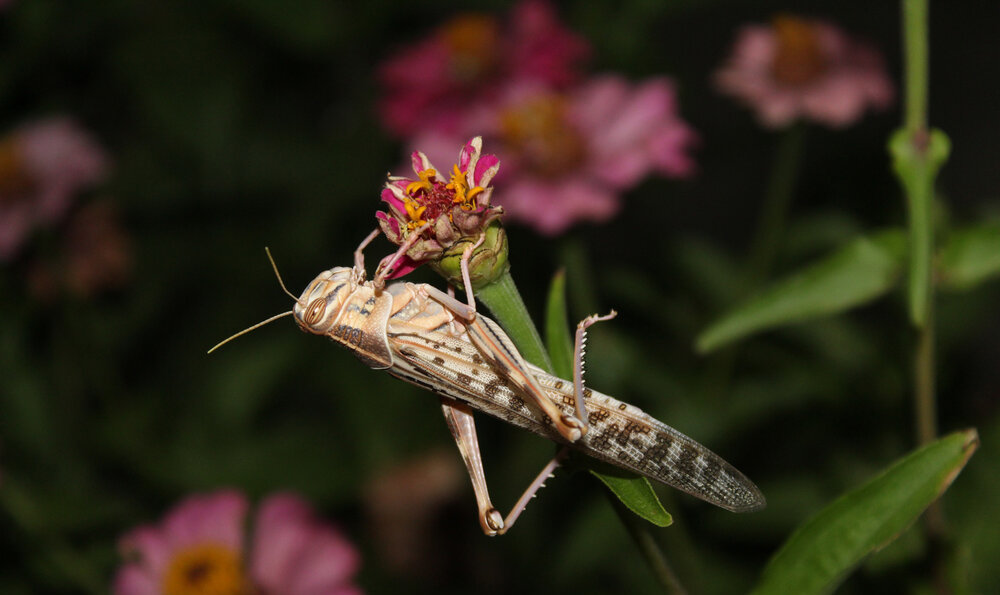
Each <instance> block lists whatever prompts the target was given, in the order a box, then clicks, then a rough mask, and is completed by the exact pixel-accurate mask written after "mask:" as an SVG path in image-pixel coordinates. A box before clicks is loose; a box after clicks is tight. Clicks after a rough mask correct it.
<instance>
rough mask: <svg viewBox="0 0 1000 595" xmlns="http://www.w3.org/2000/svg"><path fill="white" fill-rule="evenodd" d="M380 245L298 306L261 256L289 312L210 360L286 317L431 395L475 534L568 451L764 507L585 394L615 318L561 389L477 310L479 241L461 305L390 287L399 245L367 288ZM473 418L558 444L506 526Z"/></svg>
mask: <svg viewBox="0 0 1000 595" xmlns="http://www.w3.org/2000/svg"><path fill="white" fill-rule="evenodd" d="M418 232H419V230H418ZM377 235H378V230H375V231H373V232H372V233H371V234H369V235H368V237H366V238H365V240H364V241H363V242H362V243H361V245H359V246H358V248H357V249H356V250H355V252H354V266H352V267H334V268H331V269H329V270H326V271H323V272H321V273H320V274H319V275H317V276H316V278H315V279H313V281H312V282H311V283H309V285H308V286H307V287H306V289H305V290H304V291H303V292H302V294H301V295H300V296H298V297H296V296H295V295H294V294H292V293H291V292H289V291H288V289H287V288H285V284H284V282H283V281H282V279H281V275H280V274H279V273H278V269H277V266H276V265H275V263H274V260H273V259H271V257H270V252H268V258H269V259H271V265H272V268H273V269H274V273H275V276H276V277H277V278H278V283H279V285H280V286H281V288H282V289H283V290H284V291H285V293H286V294H288V295H289V297H291V298H292V299H293V300H294V301H295V304H294V306H293V307H292V310H290V311H288V312H283V313H281V314H278V315H276V316H272V317H271V318H268V319H267V320H264V321H262V322H260V323H258V324H255V325H253V326H251V327H249V328H247V329H246V330H244V331H241V332H239V333H237V334H235V335H233V336H231V337H229V338H228V339H226V340H225V341H222V342H221V343H219V344H218V345H216V346H215V347H213V348H212V349H211V350H209V353H211V352H212V351H214V350H215V349H218V348H219V347H221V346H222V345H224V344H225V343H227V342H229V341H231V340H232V339H235V338H236V337H239V336H241V335H243V334H245V333H247V332H250V331H252V330H254V329H256V328H259V327H260V326H262V325H264V324H268V323H270V322H272V321H274V320H276V319H278V318H282V317H285V316H293V317H294V320H295V322H296V323H297V324H298V326H299V328H300V329H302V330H303V331H305V332H307V333H311V334H315V335H321V336H325V337H328V338H330V339H332V340H333V341H335V342H337V343H340V344H342V345H344V346H345V347H347V348H348V349H350V350H351V351H353V352H354V354H355V355H356V356H357V357H358V359H360V360H361V362H362V363H364V364H365V365H367V366H369V367H370V368H373V369H377V370H385V371H386V372H388V373H389V374H391V375H392V376H394V377H396V378H399V379H400V380H403V381H406V382H408V383H411V384H414V385H416V386H419V387H422V388H424V389H426V390H428V391H430V392H432V393H435V394H436V395H438V398H439V400H440V403H441V408H442V411H443V413H444V418H445V421H446V422H447V425H448V428H449V430H450V431H451V434H452V436H453V437H454V439H455V442H456V444H457V446H458V450H459V452H460V453H461V456H462V459H463V460H464V463H465V466H466V468H467V470H468V473H469V477H470V479H471V481H472V487H473V491H474V493H475V498H476V502H477V506H478V515H479V523H480V525H481V527H482V529H483V532H484V533H486V534H487V535H491V536H492V535H501V534H504V533H506V532H507V531H509V530H510V528H511V527H512V526H513V525H514V522H515V521H516V520H517V518H518V517H519V516H520V514H521V512H522V511H523V510H524V508H525V506H526V505H527V503H528V501H529V500H530V499H531V498H532V497H534V495H535V493H536V492H537V491H538V490H539V489H540V488H541V487H542V486H543V485H544V482H545V480H546V479H548V478H549V477H551V475H552V473H553V472H554V471H555V469H556V468H557V467H558V466H559V465H560V464H561V463H562V462H563V460H565V458H566V457H567V456H568V455H569V453H570V449H572V450H575V451H578V452H581V453H583V454H585V455H588V456H590V457H593V458H595V459H598V460H601V461H604V462H606V463H610V464H611V465H614V466H617V467H621V468H623V469H627V470H629V471H632V472H634V473H637V474H639V475H642V476H645V477H648V478H651V479H655V480H657V481H660V482H663V483H665V484H667V485H670V486H672V487H674V488H676V489H678V490H681V491H683V492H686V493H688V494H690V495H692V496H695V497H697V498H700V499H702V500H705V501H707V502H710V503H712V504H714V505H716V506H719V507H721V508H724V509H726V510H730V511H733V512H752V511H757V510H760V509H762V508H763V507H764V506H765V499H764V496H763V494H762V493H761V491H760V490H759V489H758V488H757V486H756V485H754V483H753V482H752V481H750V480H749V479H747V477H746V476H745V475H743V474H742V473H741V472H740V471H738V470H737V469H736V468H734V467H733V466H732V465H730V464H729V463H727V462H726V461H725V460H723V459H722V458H721V457H719V456H718V455H716V454H715V453H713V452H712V451H711V450H709V449H708V448H706V447H705V446H702V445H701V444H699V443H698V442H696V441H694V440H692V439H691V438H688V437H687V436H685V435H684V434H682V433H681V432H679V431H677V430H675V429H674V428H672V427H670V426H668V425H666V424H665V423H663V422H661V421H658V420H656V419H655V418H653V417H651V416H650V415H648V414H646V413H645V412H644V411H642V410H641V409H639V408H638V407H636V406H634V405H630V404H628V403H624V402H622V401H619V400H617V399H614V398H612V397H610V396H608V395H605V394H602V393H599V392H597V391H594V390H591V389H590V388H586V387H585V386H584V383H583V355H584V348H585V342H586V330H587V328H589V327H590V326H591V325H593V324H595V323H596V322H599V321H603V320H608V319H610V318H613V317H614V316H615V312H614V311H612V312H611V313H610V314H608V315H605V316H596V315H594V316H589V317H587V318H586V319H584V320H583V321H581V322H580V323H579V325H578V326H577V330H576V335H575V341H574V370H573V379H572V380H567V379H563V378H559V377H557V376H553V375H552V374H549V373H548V372H546V371H545V370H543V369H542V368H540V367H538V366H536V365H534V364H532V363H530V362H528V361H526V360H525V359H524V357H522V356H521V354H520V353H519V352H518V350H517V348H516V347H515V346H514V343H513V342H512V341H511V339H510V338H509V337H508V336H507V334H506V333H505V332H504V331H503V329H502V328H501V327H500V325H499V324H497V323H496V322H494V321H493V320H491V319H490V318H488V317H486V316H483V315H482V314H480V313H479V312H478V311H477V310H476V303H475V298H474V295H473V292H472V289H471V288H472V285H471V283H470V280H469V268H468V263H469V258H470V255H471V254H472V251H473V250H474V249H475V248H476V247H477V246H478V244H479V243H481V242H482V238H480V240H479V242H477V243H475V244H472V243H471V242H470V243H469V244H470V245H468V246H467V247H466V248H465V250H464V253H463V258H462V261H461V267H462V268H461V271H462V276H463V282H464V288H465V289H466V297H467V301H466V302H461V301H459V300H458V299H456V298H455V297H454V295H453V294H452V293H451V292H447V293H446V292H444V291H441V290H440V289H438V288H436V287H434V286H432V285H428V284H414V283H409V282H395V283H391V284H389V285H386V284H385V280H386V277H387V276H388V275H389V274H391V268H392V263H393V262H394V261H395V259H397V258H398V257H400V256H401V255H402V254H403V253H404V251H405V249H406V248H408V246H405V245H404V246H403V247H401V248H400V249H399V251H398V252H397V253H396V254H395V255H394V258H392V259H389V260H388V261H387V266H385V267H383V268H380V270H379V271H377V273H376V275H375V277H374V278H373V279H372V280H366V272H365V267H364V253H363V251H364V249H365V247H366V246H367V245H368V244H369V243H370V242H371V241H372V240H373V239H374V238H375V237H376V236H377ZM414 235H417V234H414ZM474 411H477V412H482V413H486V414H488V415H492V416H494V417H497V418H499V419H501V420H503V421H505V422H507V423H510V424H512V425H515V426H518V427H521V428H524V429H526V430H528V431H531V432H534V433H535V434H539V435H541V436H544V437H546V438H548V439H550V440H552V441H553V442H556V443H558V444H561V445H563V448H561V449H560V450H559V451H558V453H557V454H556V456H555V457H554V458H553V459H552V460H551V461H550V462H549V463H548V464H546V465H545V466H544V467H543V469H542V470H541V472H540V473H539V474H538V475H537V476H536V478H535V480H534V481H532V482H531V484H530V485H529V486H528V488H527V489H526V490H525V491H524V493H523V495H522V496H521V497H520V498H519V499H518V501H517V503H516V504H515V505H514V506H513V508H512V509H511V511H510V512H509V513H508V514H507V515H506V516H503V515H501V514H500V512H499V510H498V509H497V508H496V507H494V505H493V503H492V500H491V498H490V495H489V489H488V487H487V483H486V475H485V473H484V471H483V461H482V456H481V454H480V450H479V442H478V438H477V435H476V425H475V421H474V419H473V412H474Z"/></svg>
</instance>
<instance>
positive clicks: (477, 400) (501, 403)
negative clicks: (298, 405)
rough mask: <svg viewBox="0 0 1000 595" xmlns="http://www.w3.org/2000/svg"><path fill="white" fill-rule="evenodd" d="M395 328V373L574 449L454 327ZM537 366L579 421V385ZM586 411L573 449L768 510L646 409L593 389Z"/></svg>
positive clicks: (755, 493) (708, 454)
mask: <svg viewBox="0 0 1000 595" xmlns="http://www.w3.org/2000/svg"><path fill="white" fill-rule="evenodd" d="M417 317H418V318H419V315H418V316H417ZM459 326H460V325H459ZM389 327H390V328H389V336H390V338H391V341H390V343H391V344H392V345H393V349H394V352H395V353H394V355H395V356H396V357H395V360H394V366H393V368H392V369H390V370H389V373H390V374H393V375H394V376H396V377H398V378H401V379H403V380H406V381H407V382H411V383H413V384H416V385H418V386H422V387H424V388H427V389H428V390H431V391H432V392H435V393H438V394H442V395H445V396H448V397H451V398H455V399H459V400H462V401H465V402H467V403H469V404H470V405H471V406H472V407H474V408H475V409H478V410H480V411H483V412H485V413H488V414H490V415H493V416H495V417H498V418H500V419H502V420H504V421H506V422H508V423H510V424H513V425H516V426H519V427H522V428H525V429H527V430H530V431H532V432H534V433H536V434H540V435H542V436H545V437H546V438H548V439H550V440H552V441H554V442H559V443H563V444H565V443H566V441H565V440H564V439H563V438H562V437H561V436H560V435H559V434H558V432H556V431H555V429H554V428H553V427H552V421H551V419H549V418H548V417H546V416H543V415H542V414H541V413H539V412H538V411H535V410H534V409H533V408H531V406H530V405H529V403H528V402H527V401H526V399H524V398H523V395H520V394H519V393H518V392H517V390H516V389H515V388H514V387H513V386H511V384H510V383H509V382H508V381H507V380H506V379H505V378H503V377H501V376H500V375H498V374H497V373H496V370H495V369H494V368H493V366H492V365H491V364H490V363H489V362H488V361H487V360H486V359H485V358H484V357H483V355H482V354H480V353H479V350H478V349H476V347H475V346H474V345H472V343H470V342H469V341H468V340H467V339H466V338H465V336H464V334H462V335H459V336H455V335H453V334H452V333H451V332H450V331H449V325H442V326H441V327H440V328H438V329H436V330H435V331H432V332H428V331H427V330H426V328H416V327H410V325H409V324H408V322H407V321H405V320H400V319H398V318H396V317H394V320H392V321H390V325H389ZM529 367H530V369H531V372H533V373H534V375H535V378H536V379H537V381H538V383H539V384H540V385H541V386H542V389H543V390H544V391H545V393H546V396H548V397H549V398H550V399H551V400H552V401H553V402H554V403H555V404H556V405H557V406H558V407H559V408H560V409H561V410H562V411H563V412H564V413H566V414H567V415H574V414H575V407H576V402H575V397H574V394H573V383H572V382H571V381H568V380H563V379H561V378H557V377H554V376H551V375H549V374H547V373H546V372H544V371H543V370H541V369H540V368H537V367H535V366H531V365H530V364H529ZM442 385H443V386H442ZM585 405H586V409H587V413H588V420H587V423H588V424H589V425H590V431H589V432H588V433H587V435H586V436H584V437H583V438H581V439H580V440H579V441H577V442H575V443H574V444H572V446H573V448H575V449H577V450H579V451H581V452H583V453H585V454H587V455H589V456H592V457H594V458H596V459H600V460H603V461H606V462H608V463H611V464H612V465H616V466H619V467H623V468H625V469H629V470H631V471H634V472H636V473H639V474H641V475H645V476H647V477H649V478H652V479H656V480H658V481H661V482H663V483H666V484H668V485H671V486H673V487H675V488H677V489H679V490H682V491H684V492H687V493H689V494H691V495H693V496H696V497H698V498H701V499H703V500H706V501H708V502H711V503H713V504H715V505H717V506H720V507H722V508H725V509H727V510H731V511H734V512H749V511H754V510H759V509H761V508H763V507H764V504H765V501H764V496H763V495H762V494H761V492H760V490H759V489H757V486H755V485H754V484H753V482H751V481H750V480H749V479H747V478H746V476H744V475H743V474H742V473H740V472H739V471H738V470H736V469H735V468H734V467H733V466H732V465H730V464H729V463H727V462H726V461H724V460H723V459H722V458H721V457H719V456H718V455H716V454H715V453H713V452H712V451H710V450H708V449H707V448H705V447H704V446H702V445H701V444H699V443H697V442H695V441H694V440H692V439H690V438H688V437H687V436H685V435H684V434H681V433H680V432H678V431H677V430H675V429H673V428H671V427H670V426H667V425H666V424H664V423H662V422H660V421H658V420H656V419H654V418H652V417H650V416H649V415H647V414H646V413H645V412H643V411H642V410H641V409H639V408H638V407H635V406H633V405H629V404H627V403H622V402H621V401H618V400H616V399H614V398H612V397H609V396H607V395H603V394H601V393H598V392H595V391H591V390H590V389H587V390H585Z"/></svg>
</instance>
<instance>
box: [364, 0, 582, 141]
mask: <svg viewBox="0 0 1000 595" xmlns="http://www.w3.org/2000/svg"><path fill="white" fill-rule="evenodd" d="M589 51H590V48H589V46H588V44H587V43H586V42H585V41H584V40H583V39H582V38H580V37H578V36H577V35H576V34H574V33H573V32H571V31H569V30H568V29H566V28H565V27H563V25H562V24H561V23H560V22H559V20H558V18H557V17H556V15H555V12H554V11H553V10H552V7H551V6H550V5H549V4H548V3H547V2H544V1H543V0H522V1H521V2H520V3H518V4H517V5H516V6H515V7H514V8H513V10H512V11H511V15H510V17H509V19H508V21H507V22H506V23H505V24H503V25H501V24H500V23H499V22H498V20H497V19H496V18H494V17H492V16H489V15H483V14H466V15H460V16H458V17H455V18H453V19H451V20H450V21H448V22H447V23H445V24H444V25H442V26H441V27H440V28H438V29H437V31H435V32H434V33H433V34H431V36H430V37H428V38H426V39H424V40H422V41H419V42H417V43H415V44H412V45H410V46H407V47H403V48H401V49H400V50H399V51H398V52H397V53H396V54H395V55H394V56H392V57H390V58H389V59H388V60H386V62H385V63H384V64H383V65H382V66H381V68H380V69H379V80H380V82H381V84H382V87H383V92H382V99H381V100H380V102H379V113H380V116H381V118H382V123H383V125H384V126H385V128H386V129H387V130H389V131H390V132H392V133H394V134H396V135H398V136H401V137H406V136H409V135H412V134H414V133H416V132H419V131H420V130H421V129H424V128H426V127H429V126H430V127H435V128H442V127H444V128H447V129H449V130H454V128H453V127H454V126H455V125H456V124H457V123H458V119H460V115H461V112H462V111H463V107H464V106H466V105H468V104H469V102H470V101H476V100H481V99H484V98H488V97H490V96H492V95H493V94H495V92H496V91H497V88H498V85H500V84H502V83H506V82H508V81H512V80H515V81H517V80H520V81H523V80H532V81H538V82H543V83H546V84H549V85H554V86H556V87H563V86H566V85H569V84H570V83H572V82H574V81H575V80H577V78H578V73H577V70H576V66H577V64H578V63H579V62H581V61H582V60H583V59H584V58H585V57H586V56H587V55H588V54H589Z"/></svg>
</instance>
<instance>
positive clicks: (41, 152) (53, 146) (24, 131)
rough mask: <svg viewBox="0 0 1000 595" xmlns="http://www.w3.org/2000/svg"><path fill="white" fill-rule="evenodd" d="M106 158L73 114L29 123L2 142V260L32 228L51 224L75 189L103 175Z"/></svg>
mask: <svg viewBox="0 0 1000 595" xmlns="http://www.w3.org/2000/svg"><path fill="white" fill-rule="evenodd" d="M106 170H107V157H106V156H105V154H104V152H103V151H102V150H101V148H100V147H99V146H98V145H97V143H96V142H94V140H93V139H92V138H91V137H90V135H88V134H87V133H86V132H84V131H83V130H82V129H80V127H79V126H77V124H76V123H75V122H73V120H71V119H69V118H53V119H49V120H43V121H40V122H36V123H32V124H28V125H26V126H23V127H22V128H20V129H19V130H17V131H15V132H14V133H13V134H11V135H10V136H8V137H7V138H5V139H2V140H0V261H5V260H9V259H10V258H11V257H13V256H14V254H15V253H16V252H17V250H18V248H19V247H20V246H21V244H22V243H23V242H24V239H25V238H26V237H27V236H28V234H29V233H30V232H31V230H32V229H33V228H35V227H40V226H47V225H52V224H53V223H55V222H56V221H58V220H59V219H60V218H62V216H63V215H64V214H65V213H66V211H67V210H68V209H69V206H70V204H71V203H72V200H73V198H74V197H75V195H76V193H77V192H79V191H80V190H81V189H83V188H85V187H87V186H90V185H92V184H94V183H96V182H99V181H100V180H101V179H103V177H104V175H105V172H106Z"/></svg>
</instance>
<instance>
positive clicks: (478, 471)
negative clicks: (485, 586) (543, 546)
mask: <svg viewBox="0 0 1000 595" xmlns="http://www.w3.org/2000/svg"><path fill="white" fill-rule="evenodd" d="M441 409H442V410H443V412H444V418H445V421H446V422H448V429H449V430H451V434H452V436H453V437H454V438H455V444H456V445H458V451H459V452H460V453H461V454H462V460H463V461H464V462H465V467H466V469H467V470H468V472H469V479H470V480H472V490H473V491H474V492H475V494H476V504H477V505H478V508H479V525H480V526H481V527H482V529H483V533H485V534H486V535H489V536H491V537H492V536H494V535H503V534H504V533H506V532H507V531H510V529H511V527H513V526H514V523H515V522H516V521H517V519H518V517H519V516H521V513H522V512H524V509H525V507H527V505H528V502H529V501H530V500H531V499H532V498H534V497H535V493H536V492H538V490H540V489H541V488H543V487H545V481H546V480H547V479H548V478H550V477H552V473H553V471H555V470H556V468H557V467H558V466H559V465H560V464H561V463H562V461H563V459H565V458H566V455H568V454H569V449H568V448H567V447H565V446H564V447H563V448H561V449H560V450H559V453H558V454H556V456H555V458H553V459H552V460H551V461H549V462H548V464H546V465H545V466H544V467H543V468H542V470H541V472H540V473H539V474H538V476H537V477H535V479H534V481H532V482H531V484H529V485H528V488H527V489H526V490H525V491H524V493H523V494H522V495H521V497H520V498H518V500H517V503H516V504H515V505H514V507H513V508H512V509H511V511H510V512H509V513H507V516H506V517H505V516H502V515H501V514H500V511H499V510H497V508H496V507H495V506H493V502H492V501H491V500H490V491H489V488H488V487H487V485H486V473H485V471H483V458H482V455H481V454H480V452H479V439H478V437H477V435H476V422H475V420H473V418H472V409H471V408H470V407H469V406H468V405H466V404H464V403H460V402H458V401H453V400H451V399H441Z"/></svg>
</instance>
